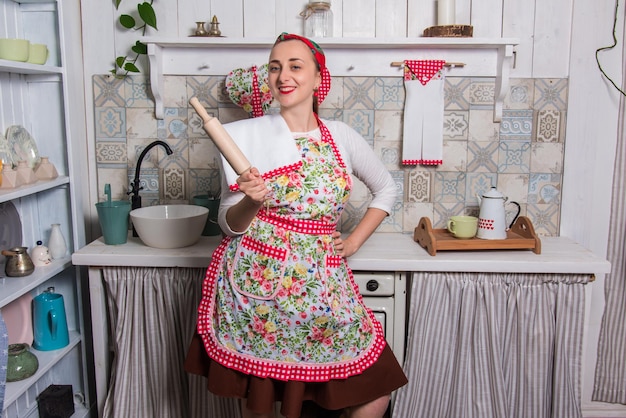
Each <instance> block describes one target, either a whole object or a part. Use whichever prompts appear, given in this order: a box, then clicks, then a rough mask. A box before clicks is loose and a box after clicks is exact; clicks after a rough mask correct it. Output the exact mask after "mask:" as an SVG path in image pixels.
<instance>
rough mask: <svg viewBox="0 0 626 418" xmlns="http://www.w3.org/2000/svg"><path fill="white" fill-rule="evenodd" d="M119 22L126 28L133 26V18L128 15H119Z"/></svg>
mask: <svg viewBox="0 0 626 418" xmlns="http://www.w3.org/2000/svg"><path fill="white" fill-rule="evenodd" d="M120 24H121V25H122V26H124V27H125V28H126V29H132V28H134V27H135V18H134V17H132V16H130V15H121V16H120Z"/></svg>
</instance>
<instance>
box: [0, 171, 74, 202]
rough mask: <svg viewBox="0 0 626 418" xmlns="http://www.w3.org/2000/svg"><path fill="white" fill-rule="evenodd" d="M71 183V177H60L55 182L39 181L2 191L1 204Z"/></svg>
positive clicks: (0, 193)
mask: <svg viewBox="0 0 626 418" xmlns="http://www.w3.org/2000/svg"><path fill="white" fill-rule="evenodd" d="M69 182H70V179H69V177H67V176H59V177H57V178H55V179H54V180H38V181H36V182H35V183H33V184H26V185H24V186H20V187H16V188H14V189H0V203H2V202H8V201H9V200H14V199H19V198H20V197H24V196H29V195H32V194H35V193H39V192H43V191H45V190H50V189H54V188H55V187H59V186H62V185H65V184H69Z"/></svg>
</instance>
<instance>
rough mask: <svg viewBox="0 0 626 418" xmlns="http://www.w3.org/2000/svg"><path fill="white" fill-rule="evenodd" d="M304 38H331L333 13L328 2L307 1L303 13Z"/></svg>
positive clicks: (323, 0) (327, 0) (326, 0)
mask: <svg viewBox="0 0 626 418" xmlns="http://www.w3.org/2000/svg"><path fill="white" fill-rule="evenodd" d="M301 16H303V17H304V36H306V37H309V38H328V37H332V36H333V12H332V11H331V10H330V0H322V1H313V0H309V3H308V4H307V6H306V9H305V10H304V12H302V13H301Z"/></svg>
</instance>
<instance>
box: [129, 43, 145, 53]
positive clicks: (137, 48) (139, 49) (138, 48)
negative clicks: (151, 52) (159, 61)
mask: <svg viewBox="0 0 626 418" xmlns="http://www.w3.org/2000/svg"><path fill="white" fill-rule="evenodd" d="M131 49H132V50H133V52H134V53H136V54H140V55H146V54H147V53H148V46H147V45H146V44H144V43H143V42H141V41H137V42H135V45H133V47H132V48H131Z"/></svg>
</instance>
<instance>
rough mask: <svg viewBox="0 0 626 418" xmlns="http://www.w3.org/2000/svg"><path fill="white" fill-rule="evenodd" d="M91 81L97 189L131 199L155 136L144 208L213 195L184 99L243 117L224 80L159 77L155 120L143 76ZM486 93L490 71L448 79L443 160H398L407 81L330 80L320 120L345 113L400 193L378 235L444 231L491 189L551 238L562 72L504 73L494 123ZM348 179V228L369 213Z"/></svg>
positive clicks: (203, 142) (226, 118) (221, 114)
mask: <svg viewBox="0 0 626 418" xmlns="http://www.w3.org/2000/svg"><path fill="white" fill-rule="evenodd" d="M93 89H94V103H95V115H94V117H95V129H96V144H95V150H96V162H97V171H98V190H104V184H105V183H110V184H111V187H112V191H113V194H114V196H113V198H114V199H125V198H127V196H126V192H127V191H128V188H129V184H130V182H131V181H132V179H133V177H134V174H135V166H136V161H137V157H138V156H139V154H140V153H141V151H142V150H143V149H144V147H145V146H146V145H148V144H149V143H151V142H153V141H155V140H157V139H160V140H163V141H166V142H167V143H168V144H169V145H170V146H171V148H172V149H173V150H174V154H173V155H171V156H168V155H166V154H165V152H164V150H163V149H162V148H161V147H155V148H153V149H152V150H150V152H149V153H148V155H147V156H146V158H145V159H144V161H143V164H142V167H141V176H140V178H141V182H142V186H143V188H144V189H143V190H142V192H141V195H142V200H143V204H144V205H154V204H160V203H169V202H172V203H187V202H189V201H191V198H192V197H193V196H195V195H199V194H207V193H209V194H218V193H219V187H220V173H219V166H218V158H219V154H218V153H217V150H216V148H215V147H214V145H213V144H212V142H211V141H210V139H209V138H208V136H207V135H206V134H205V132H204V130H203V129H202V124H201V120H200V118H199V117H198V116H197V115H196V114H195V112H194V111H193V109H192V108H191V107H189V106H188V104H187V103H188V99H189V98H190V97H192V96H196V97H198V99H199V100H200V102H201V103H202V104H203V105H204V106H205V107H206V108H207V109H208V110H209V113H211V114H212V115H214V116H217V117H218V118H219V119H220V121H221V122H222V123H227V122H231V121H234V120H238V119H242V118H245V117H247V114H246V113H245V112H244V111H243V110H242V109H240V108H238V107H237V106H235V105H234V104H233V103H232V102H230V100H229V98H228V96H227V95H226V94H225V91H224V77H214V76H213V77H211V76H194V77H190V76H189V77H185V76H168V77H165V88H164V92H165V94H164V104H165V108H166V109H165V117H164V119H162V120H157V119H156V118H155V117H154V102H153V100H152V98H151V95H150V92H149V84H148V80H147V79H146V78H145V77H143V76H128V77H126V78H124V79H118V78H115V77H112V76H109V75H98V76H94V78H93ZM494 91H495V80H494V79H491V78H454V77H448V78H447V79H446V82H445V90H444V95H445V98H444V100H445V106H444V126H443V164H441V165H439V166H402V165H401V164H400V161H401V153H402V132H403V125H402V124H403V118H404V100H405V90H404V85H403V80H402V79H401V78H391V77H344V78H340V77H337V78H335V79H333V86H332V89H331V91H330V93H329V95H328V97H327V98H326V100H325V102H324V104H323V106H322V108H321V109H320V116H321V117H322V118H326V119H338V120H343V121H344V122H346V123H348V124H349V125H350V126H352V127H353V128H354V129H356V130H357V131H358V132H359V133H360V134H361V135H362V136H363V137H364V138H365V139H366V140H367V141H368V143H369V144H370V145H371V146H372V148H373V149H374V150H375V152H376V153H377V154H378V156H379V157H380V159H381V160H382V161H383V162H384V164H385V165H386V166H387V168H388V169H389V171H390V172H391V174H392V176H393V178H394V179H395V181H396V184H397V187H398V201H397V202H396V205H395V206H394V208H393V210H392V213H391V216H389V217H387V219H386V220H385V221H384V223H383V224H382V225H381V226H380V227H379V231H381V232H404V233H412V232H413V229H414V228H415V226H416V225H417V223H418V222H419V219H420V218H421V217H422V216H428V217H429V218H430V219H431V221H432V223H433V226H434V227H435V228H442V227H444V225H445V222H446V220H447V219H448V217H450V216H452V215H459V214H474V215H477V214H478V202H477V198H476V195H477V194H479V193H481V192H484V191H486V190H487V189H488V188H489V187H491V186H492V185H493V186H496V187H497V188H498V190H500V191H501V192H502V193H504V194H505V195H506V196H508V198H509V200H513V201H516V202H518V203H519V204H520V205H521V208H522V210H521V214H522V215H525V216H528V217H529V218H530V220H531V221H532V223H533V225H534V227H535V231H536V232H537V233H538V234H539V235H542V236H556V235H558V231H559V220H560V204H561V188H562V187H561V186H562V179H563V154H564V140H565V132H564V128H565V126H566V123H565V117H566V105H567V80H566V79H513V80H511V83H510V86H509V92H508V94H507V96H506V97H505V101H504V110H503V115H502V120H501V122H500V123H495V122H493V102H494ZM272 111H276V108H273V109H272ZM356 184H357V187H355V190H354V192H353V194H352V196H351V200H350V204H349V206H348V207H347V209H346V211H345V213H344V216H343V218H342V222H341V226H340V227H341V229H342V230H343V231H344V232H345V231H349V230H351V229H352V228H354V226H355V225H356V223H357V222H358V219H359V217H360V216H362V215H363V213H364V212H365V210H366V209H367V203H368V200H369V194H368V191H367V189H365V187H364V186H363V185H362V184H360V183H359V182H356ZM101 198H103V196H102V197H101ZM511 206H512V205H511Z"/></svg>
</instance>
